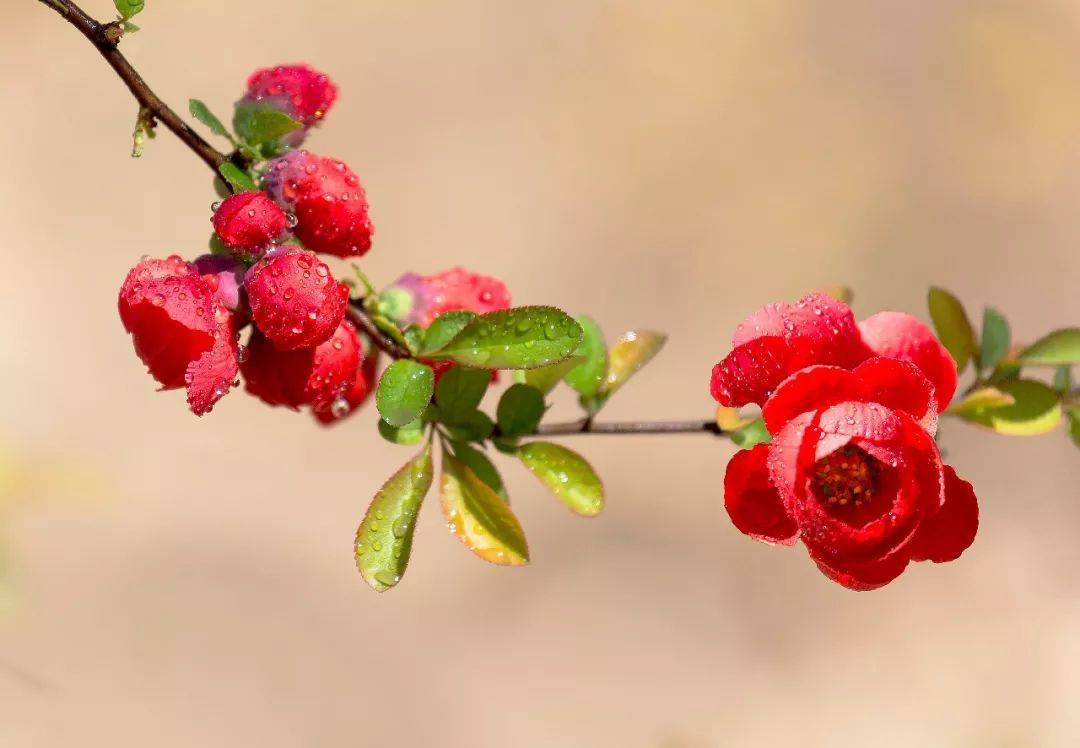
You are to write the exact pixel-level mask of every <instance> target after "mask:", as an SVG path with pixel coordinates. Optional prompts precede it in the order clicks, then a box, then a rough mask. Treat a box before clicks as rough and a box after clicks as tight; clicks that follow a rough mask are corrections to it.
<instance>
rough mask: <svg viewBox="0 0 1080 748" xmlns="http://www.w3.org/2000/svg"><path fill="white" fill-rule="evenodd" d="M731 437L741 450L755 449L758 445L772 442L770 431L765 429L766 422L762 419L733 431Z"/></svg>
mask: <svg viewBox="0 0 1080 748" xmlns="http://www.w3.org/2000/svg"><path fill="white" fill-rule="evenodd" d="M730 436H731V441H733V442H734V443H735V446H737V447H738V448H739V449H753V448H754V447H755V446H757V445H758V444H768V443H769V442H770V441H772V436H770V434H769V430H768V429H767V428H765V421H763V420H762V419H760V418H759V419H757V420H756V421H751V422H750V423H748V424H746V425H745V426H742V427H740V428H738V429H736V430H735V431H732V432H731V434H730Z"/></svg>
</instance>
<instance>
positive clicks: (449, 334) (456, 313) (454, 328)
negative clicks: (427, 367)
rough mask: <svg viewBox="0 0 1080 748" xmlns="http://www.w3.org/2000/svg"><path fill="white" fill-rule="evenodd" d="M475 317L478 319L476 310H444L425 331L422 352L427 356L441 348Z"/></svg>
mask: <svg viewBox="0 0 1080 748" xmlns="http://www.w3.org/2000/svg"><path fill="white" fill-rule="evenodd" d="M474 319H476V312H467V311H465V310H453V311H449V312H443V313H442V314H440V315H439V316H438V317H436V318H435V319H434V320H432V322H431V324H430V325H429V326H428V329H427V332H426V333H424V344H423V345H422V346H421V347H420V354H421V355H423V356H427V355H430V354H432V353H434V352H435V351H437V350H439V349H440V348H442V347H443V346H445V345H446V344H447V343H449V342H450V341H451V340H453V339H454V336H455V335H457V334H458V333H459V332H461V331H462V330H463V329H465V325H467V324H469V323H470V322H472V321H473V320H474Z"/></svg>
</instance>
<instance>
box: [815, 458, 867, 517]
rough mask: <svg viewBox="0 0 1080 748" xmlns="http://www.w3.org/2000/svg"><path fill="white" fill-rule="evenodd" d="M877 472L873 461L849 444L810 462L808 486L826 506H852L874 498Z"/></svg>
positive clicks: (835, 508) (865, 502) (835, 507)
mask: <svg viewBox="0 0 1080 748" xmlns="http://www.w3.org/2000/svg"><path fill="white" fill-rule="evenodd" d="M879 474H880V465H879V464H878V461H877V460H875V459H874V458H873V457H871V456H870V455H868V454H867V453H866V452H864V451H863V450H861V449H859V448H858V447H852V446H850V445H849V446H846V447H842V448H841V449H838V450H836V451H835V452H833V453H832V454H830V455H828V456H827V457H823V458H821V459H820V460H818V461H817V463H815V464H814V477H813V478H812V479H811V481H810V485H811V487H812V488H813V491H814V493H816V494H817V495H818V497H820V498H821V500H822V501H823V502H824V503H825V504H826V506H827V507H828V508H829V509H832V510H837V509H843V508H845V507H847V508H851V509H854V508H856V507H862V506H863V505H864V504H869V503H870V501H871V500H872V499H873V498H874V496H875V493H876V492H877V488H878V485H877V484H878V475H879Z"/></svg>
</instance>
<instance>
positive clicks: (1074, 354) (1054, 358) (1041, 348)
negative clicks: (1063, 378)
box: [1017, 327, 1080, 366]
mask: <svg viewBox="0 0 1080 748" xmlns="http://www.w3.org/2000/svg"><path fill="white" fill-rule="evenodd" d="M1017 358H1018V360H1019V361H1020V363H1022V364H1038V365H1048V366H1060V365H1062V364H1080V327H1067V328H1064V329H1062V330H1054V331H1053V332H1052V333H1050V334H1049V335H1047V336H1045V337H1042V338H1039V339H1038V340H1036V341H1035V342H1034V343H1032V344H1031V345H1030V346H1028V347H1027V348H1026V349H1025V350H1024V352H1023V353H1021V354H1020V355H1019V356H1018V357H1017Z"/></svg>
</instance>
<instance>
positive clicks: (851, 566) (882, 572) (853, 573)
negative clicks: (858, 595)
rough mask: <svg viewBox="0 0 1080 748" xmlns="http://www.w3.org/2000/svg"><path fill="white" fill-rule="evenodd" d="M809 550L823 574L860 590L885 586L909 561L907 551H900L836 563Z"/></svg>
mask: <svg viewBox="0 0 1080 748" xmlns="http://www.w3.org/2000/svg"><path fill="white" fill-rule="evenodd" d="M808 550H809V551H810V558H812V559H813V560H814V563H816V564H817V566H818V568H819V569H821V573H822V574H824V575H825V576H827V577H828V578H829V579H831V580H833V581H834V582H836V583H837V584H839V585H841V586H843V587H847V588H848V589H849V590H856V591H858V592H863V591H866V590H876V589H877V588H878V587H884V586H885V585H886V584H888V583H889V582H891V581H892V580H894V579H896V578H897V577H898V576H900V574H901V573H902V572H903V571H904V569H906V568H907V565H908V561H909V558H908V555H907V553H903V552H900V553H893V554H890V555H888V556H884V557H883V558H877V559H872V560H869V561H859V562H857V563H845V564H841V565H836V561H835V559H828V560H826V559H824V558H822V556H821V555H820V554H819V553H817V552H815V551H814V549H813V548H809V549H808Z"/></svg>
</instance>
